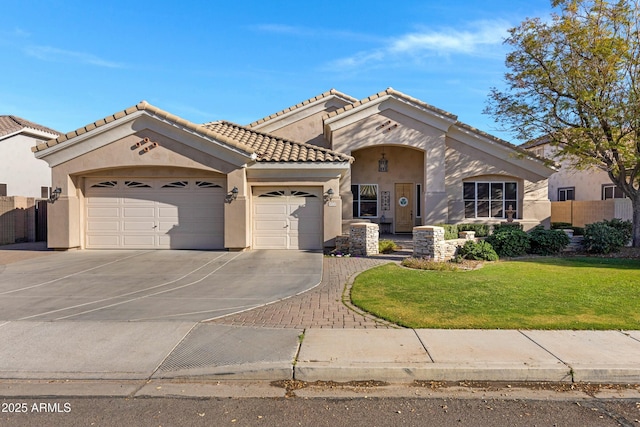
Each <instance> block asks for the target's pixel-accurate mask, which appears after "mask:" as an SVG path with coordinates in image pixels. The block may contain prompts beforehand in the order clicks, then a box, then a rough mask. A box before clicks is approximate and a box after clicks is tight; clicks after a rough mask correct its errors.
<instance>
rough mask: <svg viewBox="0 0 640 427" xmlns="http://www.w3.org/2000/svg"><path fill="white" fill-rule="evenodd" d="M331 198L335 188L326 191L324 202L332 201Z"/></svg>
mask: <svg viewBox="0 0 640 427" xmlns="http://www.w3.org/2000/svg"><path fill="white" fill-rule="evenodd" d="M331 199H333V188H330V189H328V190H327V192H326V193H324V202H325V203H329V202H330V201H331Z"/></svg>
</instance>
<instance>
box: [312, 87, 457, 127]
mask: <svg viewBox="0 0 640 427" xmlns="http://www.w3.org/2000/svg"><path fill="white" fill-rule="evenodd" d="M384 96H394V97H396V98H400V99H404V100H405V101H409V102H410V103H412V104H416V105H418V106H420V107H422V108H426V109H428V110H431V111H434V112H436V113H438V114H441V115H443V116H447V117H450V118H452V119H454V120H456V119H457V116H455V115H454V114H451V113H449V112H448V111H445V110H441V109H439V108H436V107H434V106H433V105H430V104H427V103H426V102H423V101H421V100H419V99H418V98H414V97H412V96H409V95H407V94H405V93H402V92H400V91H397V90H395V89H393V88H387V89H386V90H384V91H382V92H378V93H376V94H373V95H371V96H369V97H367V98H364V99H361V100H359V101H355V102H353V103H351V104H349V105H345V106H344V107H342V108H339V109H337V110H335V111H332V112H330V113H327V114H325V116H324V118H323V120H327V119H329V118H331V117H335V116H338V115H340V114H343V113H345V112H347V111H349V110H352V109H353V108H356V107H359V106H361V105H364V104H367V103H368V102H371V101H375V100H376V99H378V98H382V97H384Z"/></svg>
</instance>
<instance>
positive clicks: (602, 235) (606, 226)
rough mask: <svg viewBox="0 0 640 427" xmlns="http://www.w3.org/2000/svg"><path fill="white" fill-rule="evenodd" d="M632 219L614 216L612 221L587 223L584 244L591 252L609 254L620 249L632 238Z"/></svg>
mask: <svg viewBox="0 0 640 427" xmlns="http://www.w3.org/2000/svg"><path fill="white" fill-rule="evenodd" d="M631 230H632V225H631V222H630V221H622V220H620V219H617V218H614V219H612V220H611V221H607V220H605V221H601V222H594V223H593V224H587V226H586V227H585V229H584V239H583V240H582V245H583V246H584V249H585V250H586V251H587V252H589V253H594V254H608V253H611V252H616V251H618V250H620V248H621V247H623V246H625V245H626V244H627V243H629V240H631Z"/></svg>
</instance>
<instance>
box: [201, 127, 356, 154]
mask: <svg viewBox="0 0 640 427" xmlns="http://www.w3.org/2000/svg"><path fill="white" fill-rule="evenodd" d="M203 127H205V128H207V129H208V130H210V131H211V132H213V133H215V134H218V135H223V136H226V137H228V138H230V139H233V140H236V141H242V142H243V143H244V144H246V145H247V146H248V147H250V148H251V149H253V150H254V151H255V152H256V153H257V154H258V161H261V162H346V161H348V162H352V161H353V157H351V156H348V155H346V154H343V153H339V152H337V151H333V150H329V149H326V148H322V147H317V146H315V145H311V144H306V143H301V142H294V141H289V140H286V139H283V138H280V137H276V136H273V135H269V134H268V133H262V132H257V131H255V130H253V129H249V128H248V127H244V126H240V125H237V124H235V123H230V122H225V121H219V122H211V123H207V124H205V125H203Z"/></svg>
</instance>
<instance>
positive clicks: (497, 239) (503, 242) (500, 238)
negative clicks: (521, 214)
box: [486, 227, 531, 258]
mask: <svg viewBox="0 0 640 427" xmlns="http://www.w3.org/2000/svg"><path fill="white" fill-rule="evenodd" d="M486 242H487V243H489V244H490V245H491V246H493V249H495V251H496V253H497V254H498V256H500V257H501V258H503V257H516V256H522V255H525V254H526V253H527V252H528V251H529V248H530V247H531V244H530V242H529V235H528V234H527V233H525V232H524V231H522V230H520V229H519V228H516V227H500V230H499V231H498V232H496V231H495V230H494V232H493V234H492V235H491V236H489V237H487V239H486Z"/></svg>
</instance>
